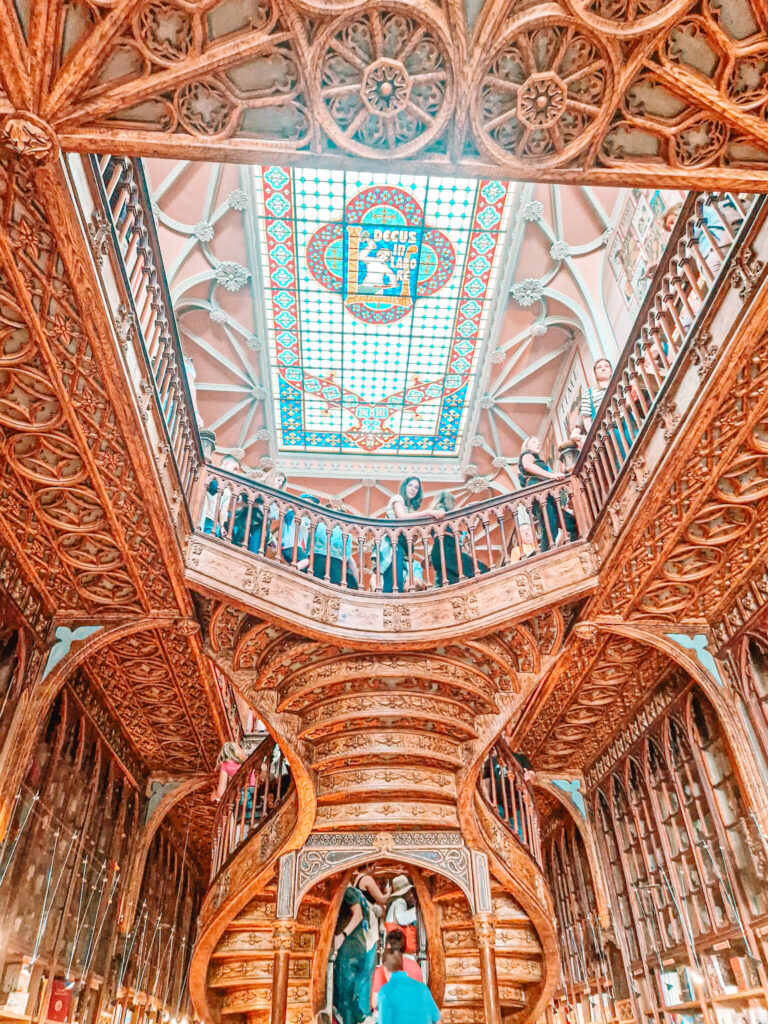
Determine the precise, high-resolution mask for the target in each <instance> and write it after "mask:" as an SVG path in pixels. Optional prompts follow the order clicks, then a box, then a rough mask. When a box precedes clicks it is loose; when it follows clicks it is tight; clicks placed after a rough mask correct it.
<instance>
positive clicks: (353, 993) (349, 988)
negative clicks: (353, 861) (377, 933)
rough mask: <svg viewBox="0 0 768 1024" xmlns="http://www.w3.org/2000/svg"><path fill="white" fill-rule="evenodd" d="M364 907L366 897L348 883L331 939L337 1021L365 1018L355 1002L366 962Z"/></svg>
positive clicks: (347, 1023) (354, 1022)
mask: <svg viewBox="0 0 768 1024" xmlns="http://www.w3.org/2000/svg"><path fill="white" fill-rule="evenodd" d="M365 908H366V900H365V896H363V894H362V893H361V892H360V890H359V889H358V888H357V887H356V886H354V885H348V886H347V888H346V889H345V891H344V896H343V898H342V905H341V912H340V913H339V920H338V922H337V928H338V929H339V930H338V931H337V932H336V934H335V935H334V938H333V948H334V951H335V953H336V964H335V966H334V978H333V991H334V1005H335V1007H336V1011H337V1013H338V1015H339V1019H340V1024H361V1021H363V1020H365V1015H364V1014H363V1013H362V1011H361V1009H360V1004H359V1002H358V989H359V978H360V974H361V972H362V971H363V969H364V965H365V961H366V931H367V929H368V917H367V914H366V912H365ZM342 922H343V924H342Z"/></svg>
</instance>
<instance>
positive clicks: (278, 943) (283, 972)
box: [269, 920, 296, 1024]
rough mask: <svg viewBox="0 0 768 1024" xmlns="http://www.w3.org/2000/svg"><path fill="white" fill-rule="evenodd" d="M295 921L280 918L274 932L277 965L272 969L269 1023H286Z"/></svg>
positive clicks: (273, 939) (273, 942) (273, 940)
mask: <svg viewBox="0 0 768 1024" xmlns="http://www.w3.org/2000/svg"><path fill="white" fill-rule="evenodd" d="M295 924H296V922H295V921H290V920H278V921H277V922H276V923H275V927H274V930H273V932H272V944H273V947H274V950H275V966H274V969H273V971H272V1011H271V1013H270V1017H269V1024H285V1019H286V1016H287V1013H288V968H289V966H290V962H291V943H292V942H293V929H294V925H295Z"/></svg>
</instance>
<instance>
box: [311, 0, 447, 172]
mask: <svg viewBox="0 0 768 1024" xmlns="http://www.w3.org/2000/svg"><path fill="white" fill-rule="evenodd" d="M316 52H317V54H318V58H319V59H318V60H317V64H316V81H315V90H316V95H317V96H318V101H317V105H316V110H317V115H318V118H319V120H320V123H321V124H322V126H323V128H324V129H325V131H326V132H327V133H328V135H329V136H330V138H331V139H332V141H333V142H334V144H335V145H337V146H339V147H340V148H342V149H343V150H346V151H347V152H349V153H354V154H356V155H359V156H373V157H379V158H385V159H390V158H391V157H392V156H409V155H411V154H413V153H416V152H418V151H419V150H421V149H423V148H424V147H425V146H427V145H428V144H429V143H431V142H433V140H435V139H436V138H437V137H438V136H439V135H440V133H441V132H442V130H443V128H444V127H445V125H446V123H447V121H448V119H449V117H450V116H451V114H452V112H453V104H454V73H453V68H452V64H451V57H450V54H451V46H450V43H449V42H448V40H447V38H446V31H445V29H444V27H443V26H442V25H440V24H439V23H438V22H437V21H436V20H433V19H432V17H431V15H430V13H429V8H428V7H427V6H426V5H423V4H422V5H420V6H416V5H414V6H413V8H411V7H410V6H409V7H405V6H404V5H402V4H400V5H398V6H397V7H395V6H394V5H392V6H380V7H375V8H372V9H371V10H366V11H360V10H357V11H355V12H353V13H351V14H347V15H343V16H342V17H340V18H337V19H336V20H335V21H333V22H332V23H331V24H330V25H329V26H328V27H327V28H326V29H325V31H324V32H323V33H322V35H321V36H320V38H319V40H318V42H317V44H316Z"/></svg>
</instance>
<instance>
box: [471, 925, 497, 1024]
mask: <svg viewBox="0 0 768 1024" xmlns="http://www.w3.org/2000/svg"><path fill="white" fill-rule="evenodd" d="M472 920H473V924H474V926H475V938H476V939H477V945H478V947H479V950H480V981H481V983H482V988H483V1006H484V1008H485V1020H486V1024H501V1004H500V1001H499V980H498V976H497V973H496V929H495V927H494V924H493V920H492V919H491V917H490V916H489V915H488V914H477V915H476V916H475V917H474V918H473V919H472Z"/></svg>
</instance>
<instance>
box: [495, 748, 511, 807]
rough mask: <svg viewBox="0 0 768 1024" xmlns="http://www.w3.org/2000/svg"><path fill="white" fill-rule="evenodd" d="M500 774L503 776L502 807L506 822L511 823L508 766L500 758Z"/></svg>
mask: <svg viewBox="0 0 768 1024" xmlns="http://www.w3.org/2000/svg"><path fill="white" fill-rule="evenodd" d="M497 758H498V764H499V772H500V775H501V805H502V807H503V808H504V820H505V821H509V820H510V818H509V807H510V803H509V779H508V778H507V766H506V764H505V763H504V761H503V760H502V759H501V758H500V757H498V755H497Z"/></svg>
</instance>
